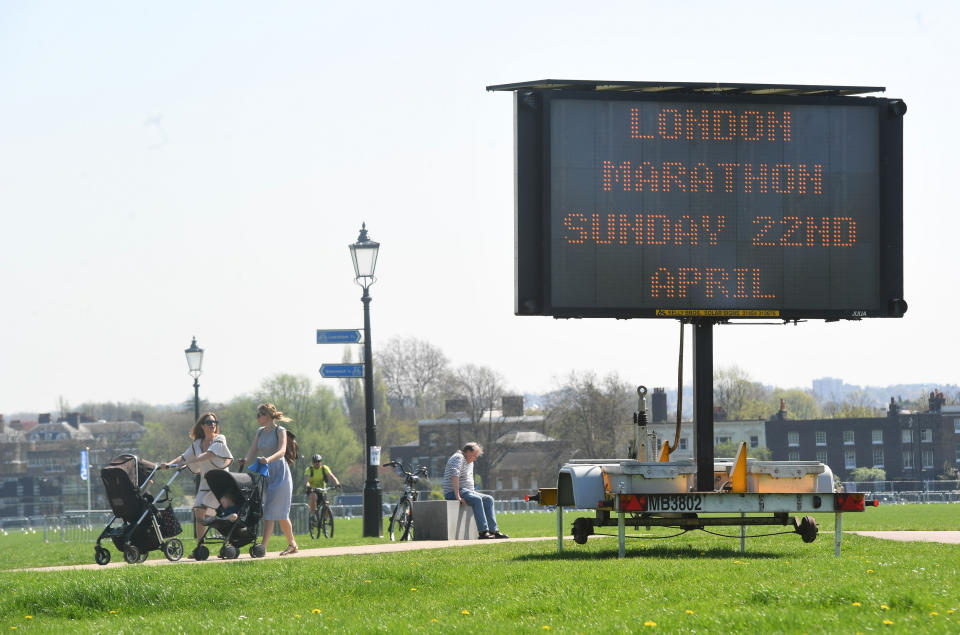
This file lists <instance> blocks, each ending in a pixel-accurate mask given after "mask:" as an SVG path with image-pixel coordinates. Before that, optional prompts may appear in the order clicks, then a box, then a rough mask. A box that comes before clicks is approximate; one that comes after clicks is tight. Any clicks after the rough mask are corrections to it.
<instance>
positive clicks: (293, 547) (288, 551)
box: [280, 545, 300, 556]
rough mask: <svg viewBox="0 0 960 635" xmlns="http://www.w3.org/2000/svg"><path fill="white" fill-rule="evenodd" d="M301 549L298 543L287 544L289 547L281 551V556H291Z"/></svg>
mask: <svg viewBox="0 0 960 635" xmlns="http://www.w3.org/2000/svg"><path fill="white" fill-rule="evenodd" d="M298 551H300V547H298V546H297V545H287V548H286V549H284V550H283V551H281V552H280V555H281V556H289V555H292V554H295V553H297V552H298Z"/></svg>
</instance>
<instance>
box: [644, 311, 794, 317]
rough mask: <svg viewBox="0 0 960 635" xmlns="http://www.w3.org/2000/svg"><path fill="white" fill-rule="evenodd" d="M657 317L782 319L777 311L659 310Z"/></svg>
mask: <svg viewBox="0 0 960 635" xmlns="http://www.w3.org/2000/svg"><path fill="white" fill-rule="evenodd" d="M657 317H780V311H779V310H776V309H657Z"/></svg>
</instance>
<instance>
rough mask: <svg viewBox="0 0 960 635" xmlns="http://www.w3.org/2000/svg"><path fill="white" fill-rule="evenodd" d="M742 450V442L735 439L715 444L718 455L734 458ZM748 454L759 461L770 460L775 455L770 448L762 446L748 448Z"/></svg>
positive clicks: (715, 453)
mask: <svg viewBox="0 0 960 635" xmlns="http://www.w3.org/2000/svg"><path fill="white" fill-rule="evenodd" d="M739 450H740V444H739V443H734V442H733V441H726V442H724V443H717V444H715V445H714V446H713V455H714V456H718V457H725V458H733V457H735V456H737V452H738V451H739ZM747 456H748V457H749V458H751V459H756V460H758V461H769V460H770V459H771V458H772V457H773V452H771V451H770V448H766V447H763V446H760V447H759V448H750V447H748V448H747Z"/></svg>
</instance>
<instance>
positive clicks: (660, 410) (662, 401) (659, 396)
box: [653, 388, 667, 423]
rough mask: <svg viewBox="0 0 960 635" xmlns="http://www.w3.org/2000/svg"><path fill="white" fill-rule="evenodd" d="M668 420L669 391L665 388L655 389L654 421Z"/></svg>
mask: <svg viewBox="0 0 960 635" xmlns="http://www.w3.org/2000/svg"><path fill="white" fill-rule="evenodd" d="M666 421H667V393H666V391H664V389H663V388H654V389H653V423H666Z"/></svg>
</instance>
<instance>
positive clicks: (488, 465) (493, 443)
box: [446, 364, 510, 487]
mask: <svg viewBox="0 0 960 635" xmlns="http://www.w3.org/2000/svg"><path fill="white" fill-rule="evenodd" d="M446 381H447V383H448V385H449V386H450V387H451V390H452V391H454V392H453V394H458V395H460V396H461V397H463V398H464V399H465V400H466V402H467V418H468V419H469V423H468V424H466V426H465V427H464V434H465V435H466V437H465V441H466V440H468V439H469V440H472V441H476V442H477V443H479V444H480V445H481V446H482V447H483V458H482V459H481V460H480V461H478V462H477V463H476V464H475V468H474V469H475V470H476V473H477V475H478V476H479V477H480V481H481V483H482V484H483V486H484V487H488V486H489V480H488V478H489V476H490V471H491V470H493V469H494V468H496V467H497V466H498V465H499V464H500V462H501V461H502V460H503V457H504V455H505V454H506V452H507V450H508V449H509V447H508V446H506V445H505V444H501V443H498V442H497V440H498V439H499V438H500V437H501V436H503V435H504V434H505V433H507V432H510V430H508V429H506V428H505V426H504V422H505V420H504V418H503V416H502V415H499V416H494V414H493V410H494V406H496V405H497V404H499V403H500V401H501V399H502V398H503V395H504V387H503V377H501V375H500V373H498V372H496V371H494V370H493V369H491V368H488V367H486V366H476V365H474V364H466V365H465V366H461V367H459V368H457V369H456V370H455V371H453V373H452V374H451V375H450V376H449V377H448V378H447V380H446Z"/></svg>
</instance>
